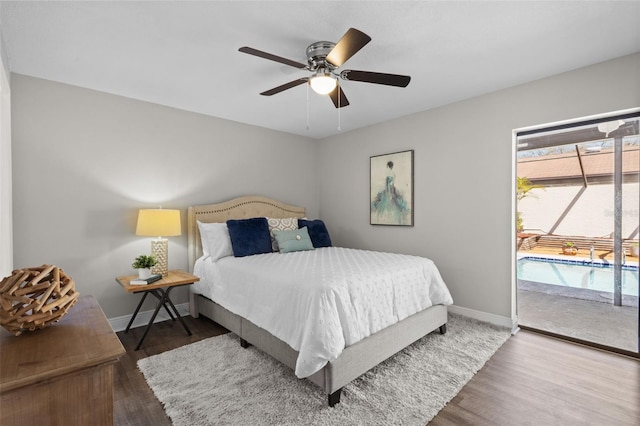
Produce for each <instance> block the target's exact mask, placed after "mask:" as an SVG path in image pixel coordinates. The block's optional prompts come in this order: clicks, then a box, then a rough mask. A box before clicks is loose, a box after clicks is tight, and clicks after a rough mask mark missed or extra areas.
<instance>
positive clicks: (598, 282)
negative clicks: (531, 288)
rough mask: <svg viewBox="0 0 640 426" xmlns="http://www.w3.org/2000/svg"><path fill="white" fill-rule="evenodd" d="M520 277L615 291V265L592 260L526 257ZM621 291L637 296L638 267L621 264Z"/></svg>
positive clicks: (521, 278)
mask: <svg viewBox="0 0 640 426" xmlns="http://www.w3.org/2000/svg"><path fill="white" fill-rule="evenodd" d="M518 280H525V281H533V282H537V283H544V284H553V285H558V286H565V287H574V288H581V289H587V290H596V291H604V292H610V293H613V265H611V264H607V263H598V262H591V261H589V260H562V259H547V258H542V257H523V258H522V259H519V260H518ZM622 294H623V295H629V296H638V267H637V266H630V265H623V266H622Z"/></svg>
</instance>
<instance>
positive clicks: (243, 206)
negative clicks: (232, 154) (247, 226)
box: [187, 195, 306, 272]
mask: <svg viewBox="0 0 640 426" xmlns="http://www.w3.org/2000/svg"><path fill="white" fill-rule="evenodd" d="M305 216H306V210H305V208H304V207H299V206H292V205H290V204H285V203H283V202H280V201H277V200H274V199H272V198H268V197H262V196H260V195H249V196H245V197H239V198H234V199H233V200H229V201H225V202H223V203H217V204H204V205H201V206H191V207H189V208H188V209H187V241H188V254H189V270H190V271H192V272H193V264H194V263H195V262H196V260H197V259H198V258H199V257H200V256H202V244H201V243H200V231H199V229H198V222H197V221H200V222H226V221H227V220H229V219H249V218H252V217H275V218H286V217H305Z"/></svg>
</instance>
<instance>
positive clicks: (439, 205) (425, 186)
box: [319, 54, 640, 317]
mask: <svg viewBox="0 0 640 426" xmlns="http://www.w3.org/2000/svg"><path fill="white" fill-rule="evenodd" d="M410 89H411V86H409V87H408V89H407V90H410ZM424 96H429V94H428V93H425V94H424ZM638 106H640V54H635V55H631V56H627V57H623V58H619V59H616V60H612V61H608V62H605V63H602V64H596V65H593V66H590V67H587V68H583V69H579V70H575V71H572V72H568V73H563V74H560V75H556V76H553V77H550V78H546V79H543V80H538V81H534V82H531V83H528V84H524V85H521V86H517V87H513V88H510V89H507V90H502V91H499V92H496V93H491V94H488V95H484V96H480V97H477V98H473V99H469V100H465V101H462V102H458V103H455V104H451V105H447V106H444V107H441V108H437V109H433V110H429V111H425V112H422V113H418V114H415V115H411V116H407V117H403V118H400V119H397V120H394V121H390V122H387V123H383V124H380V125H375V126H370V127H367V128H364V129H360V130H356V131H352V132H349V133H345V134H342V135H338V136H335V137H331V138H327V139H325V140H323V141H322V142H321V144H320V152H319V155H320V166H319V170H320V173H321V174H320V179H319V182H320V216H321V217H322V218H323V219H324V220H325V221H326V222H327V223H328V224H329V225H330V227H331V228H330V231H331V236H332V239H333V240H334V242H335V243H336V244H338V245H344V246H351V247H358V248H365V249H374V250H385V251H392V252H402V253H409V254H415V255H421V256H426V257H429V258H431V259H433V260H434V261H435V262H436V264H437V265H438V266H439V268H440V271H441V273H442V275H443V278H444V279H445V281H446V283H447V284H448V286H449V288H450V290H451V293H452V295H453V299H454V303H455V304H456V305H457V306H461V307H464V308H467V309H472V310H476V311H481V312H484V313H490V314H494V315H497V316H502V317H511V316H512V310H511V309H512V282H513V279H512V273H513V270H512V269H513V265H514V253H513V239H514V233H513V231H512V230H513V228H514V225H513V223H514V215H515V213H514V211H515V210H514V207H513V198H514V193H515V189H514V187H513V182H514V179H515V178H514V172H513V168H514V164H515V156H514V153H513V149H512V146H513V140H512V134H513V130H514V129H518V128H522V127H527V126H535V125H539V124H543V123H550V122H557V121H561V120H568V119H573V118H577V117H584V116H589V115H593V114H600V113H606V112H610V111H616V110H623V109H627V108H633V107H638ZM389 107H390V108H392V107H393V106H392V105H390V106H389ZM407 149H414V150H415V183H414V186H415V188H414V189H415V204H414V211H415V226H414V227H411V228H409V227H406V228H403V227H385V226H371V225H369V157H370V156H372V155H380V154H386V153H391V152H397V151H403V150H407Z"/></svg>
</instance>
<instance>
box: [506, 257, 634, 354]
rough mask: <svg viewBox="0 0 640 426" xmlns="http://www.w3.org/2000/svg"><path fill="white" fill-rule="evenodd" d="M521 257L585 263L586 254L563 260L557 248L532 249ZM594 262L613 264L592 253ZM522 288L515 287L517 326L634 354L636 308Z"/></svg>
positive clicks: (631, 262) (630, 260)
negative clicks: (538, 257)
mask: <svg viewBox="0 0 640 426" xmlns="http://www.w3.org/2000/svg"><path fill="white" fill-rule="evenodd" d="M523 256H540V257H552V258H564V259H575V260H580V259H587V260H588V259H589V258H590V252H589V250H581V251H579V252H578V254H577V255H575V256H567V255H563V254H562V250H561V249H559V248H558V247H544V246H536V247H533V248H531V249H530V250H523V251H519V252H518V257H519V258H520V257H523ZM594 259H600V260H606V261H608V262H611V263H613V253H612V252H611V251H608V250H594ZM625 260H626V264H627V265H638V258H637V257H632V256H626V259H625ZM520 287H523V288H520ZM524 287H525V285H519V286H518V292H517V297H518V322H519V324H520V325H521V326H526V327H530V328H535V329H538V330H543V331H547V332H551V333H555V334H559V335H564V336H568V337H570V338H574V339H579V340H584V341H588V342H592V343H595V344H597V345H603V346H609V347H614V348H618V349H622V350H624V351H629V352H634V353H638V349H639V348H638V308H637V307H633V306H614V305H613V304H611V303H603V302H597V301H591V300H583V299H579V298H574V297H567V295H558V294H546V293H544V292H540V291H531V290H525V289H524ZM526 287H529V286H526ZM569 293H570V292H569Z"/></svg>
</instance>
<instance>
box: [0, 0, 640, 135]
mask: <svg viewBox="0 0 640 426" xmlns="http://www.w3.org/2000/svg"><path fill="white" fill-rule="evenodd" d="M0 18H1V24H2V34H3V37H4V41H5V44H6V50H7V55H8V61H9V68H10V70H11V71H12V72H15V73H20V74H26V75H30V76H34V77H39V78H44V79H49V80H54V81H59V82H63V83H68V84H73V85H77V86H81V87H86V88H91V89H95V90H99V91H104V92H108V93H113V94H117V95H122V96H127V97H130V98H134V99H140V100H144V101H149V102H154V103H158V104H162V105H168V106H172V107H176V108H180V109H184V110H188V111H194V112H198V113H202V114H207V115H211V116H215V117H221V118H225V119H229V120H234V121H238V122H242V123H248V124H253V125H256V126H262V127H266V128H271V129H276V130H281V131H284V132H289V133H294V134H298V135H304V136H309V137H312V138H322V137H326V136H330V135H333V134H336V133H338V132H339V130H338V120H339V119H340V123H341V131H342V132H345V131H349V130H352V129H356V128H359V127H364V126H368V125H371V124H374V123H379V122H383V121H387V120H390V119H393V118H396V117H400V116H404V115H408V114H412V113H415V112H419V111H424V110H427V109H430V108H434V107H437V106H440V105H444V104H448V103H451V102H455V101H459V100H462V99H466V98H470V97H473V96H478V95H480V94H483V93H489V92H492V91H496V90H499V89H502V88H505V87H510V86H514V85H517V84H521V83H525V82H528V81H532V80H536V79H540V78H543V77H547V76H550V75H553V74H558V73H561V72H564V71H568V70H572V69H575V68H580V67H583V66H586V65H590V64H594V63H597V62H602V61H605V60H608V59H612V58H616V57H620V56H624V55H627V54H630V53H633V52H638V51H640V29H639V28H640V26H639V25H638V19H639V18H640V1H626V2H622V1H603V2H598V1H576V2H573V1H557V2H554V1H541V2H529V1H510V2H505V1H498V2H488V1H456V2H444V1H421V2H419V1H410V2H409V1H380V2H364V1H340V2H335V1H331V2H320V1H298V2H291V1H289V2H273V1H261V2H247V1H233V2H231V1H199V2H182V1H174V2H167V1H163V2H160V1H141V2H132V1H118V2H96V1H72V2H59V1H47V2H20V1H19V2H10V1H2V2H1V3H0ZM349 27H354V28H357V29H359V30H361V31H363V32H365V33H367V34H368V35H369V36H371V38H372V41H371V42H370V43H369V44H368V45H366V46H365V47H364V48H363V49H362V50H361V51H360V52H358V53H357V54H356V55H355V56H353V57H352V58H351V59H350V60H349V61H347V63H346V64H344V66H343V67H342V69H357V70H367V71H378V72H387V73H396V74H406V75H410V76H411V77H412V79H411V83H410V84H409V86H408V87H407V88H397V87H389V86H381V85H375V84H368V83H362V82H354V81H343V82H342V84H341V85H342V87H343V89H344V92H345V94H346V95H347V97H348V99H349V101H350V102H351V105H350V106H348V107H345V108H342V109H340V117H338V110H337V109H336V108H335V107H334V106H333V104H332V103H331V101H330V100H329V99H328V98H327V99H324V98H323V97H321V96H320V95H317V94H315V93H313V92H311V93H310V94H309V101H308V111H309V119H308V121H309V128H308V129H307V89H306V86H304V85H302V86H298V87H295V88H293V89H289V90H287V91H285V92H282V93H280V94H277V95H274V96H271V97H266V96H260V95H259V93H260V92H263V91H264V90H267V89H271V88H273V87H275V86H279V85H281V84H284V83H286V82H288V81H291V80H294V79H297V78H299V77H302V76H306V75H307V73H306V72H305V71H300V70H296V69H295V68H291V67H287V66H285V65H282V64H279V63H277V62H273V61H268V60H265V59H262V58H258V57H255V56H251V55H247V54H244V53H240V52H238V48H240V47H241V46H250V47H253V48H256V49H259V50H264V51H267V52H270V53H273V54H276V55H278V56H283V57H286V58H289V59H292V60H295V61H299V62H303V63H304V62H306V60H305V48H306V47H307V46H308V45H309V44H311V43H313V42H315V41H320V40H329V41H334V42H336V41H338V40H339V39H340V37H341V36H342V35H343V34H344V33H345V31H346V30H347V29H348V28H349Z"/></svg>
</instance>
